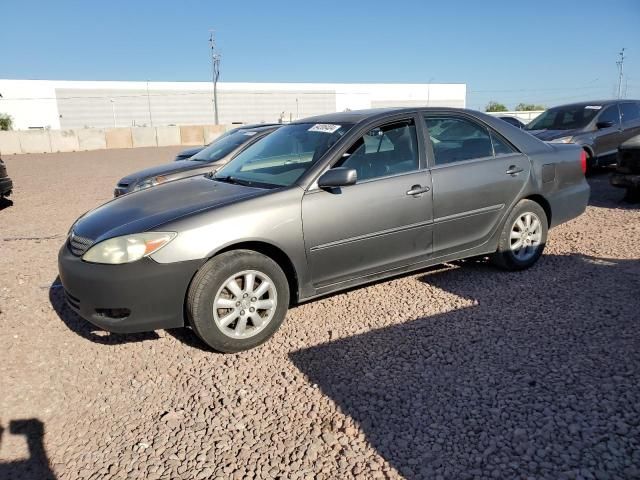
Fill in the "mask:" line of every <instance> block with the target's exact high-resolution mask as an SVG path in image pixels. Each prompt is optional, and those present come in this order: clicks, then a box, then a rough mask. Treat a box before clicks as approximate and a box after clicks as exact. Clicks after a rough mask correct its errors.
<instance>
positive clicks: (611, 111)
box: [598, 105, 620, 125]
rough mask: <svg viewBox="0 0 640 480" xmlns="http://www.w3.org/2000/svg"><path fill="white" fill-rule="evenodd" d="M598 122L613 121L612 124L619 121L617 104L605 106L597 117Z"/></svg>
mask: <svg viewBox="0 0 640 480" xmlns="http://www.w3.org/2000/svg"><path fill="white" fill-rule="evenodd" d="M598 121H599V122H613V124H614V125H617V124H618V123H620V112H619V111H618V106H617V105H611V106H610V107H607V108H606V109H605V111H604V112H602V113H601V114H600V116H599V117H598Z"/></svg>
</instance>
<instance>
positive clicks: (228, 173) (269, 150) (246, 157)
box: [213, 123, 353, 188]
mask: <svg viewBox="0 0 640 480" xmlns="http://www.w3.org/2000/svg"><path fill="white" fill-rule="evenodd" d="M352 126H353V124H340V125H337V124H327V123H322V124H313V123H295V124H290V125H285V126H283V127H281V128H279V129H278V130H276V131H275V132H273V133H272V134H270V135H267V136H266V137H264V138H263V139H261V140H259V141H257V142H256V143H254V144H253V145H251V146H250V147H248V148H247V149H246V150H244V151H243V152H241V153H240V154H239V155H238V156H237V157H235V158H234V159H233V160H232V161H231V162H229V163H228V164H227V165H225V166H224V167H222V168H221V169H220V170H218V172H217V173H216V175H215V176H214V177H213V178H214V180H218V181H224V182H230V183H239V184H247V185H252V186H258V187H271V188H274V187H288V186H291V185H293V184H294V183H295V182H296V181H297V180H298V179H299V178H300V177H301V176H302V175H303V174H304V173H305V172H306V171H307V170H308V169H309V168H310V167H311V166H312V165H313V164H315V163H316V162H317V161H318V160H319V159H320V158H321V157H322V156H323V155H324V153H325V152H326V151H327V150H329V148H330V147H331V146H333V145H334V144H335V143H336V142H337V141H338V140H339V139H340V138H342V136H343V135H344V134H345V133H346V132H348V131H349V129H350V128H351V127H352Z"/></svg>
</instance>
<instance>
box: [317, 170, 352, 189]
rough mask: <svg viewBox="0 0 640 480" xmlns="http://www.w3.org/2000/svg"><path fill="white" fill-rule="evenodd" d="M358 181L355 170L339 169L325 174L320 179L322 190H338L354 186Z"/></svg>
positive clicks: (319, 184) (319, 183)
mask: <svg viewBox="0 0 640 480" xmlns="http://www.w3.org/2000/svg"><path fill="white" fill-rule="evenodd" d="M357 179H358V174H357V173H356V171H355V169H353V168H346V167H337V168H332V169H330V170H327V171H326V172H324V173H323V174H322V175H321V176H320V178H319V179H318V187H320V188H336V187H346V186H347V185H353V184H354V183H356V180H357Z"/></svg>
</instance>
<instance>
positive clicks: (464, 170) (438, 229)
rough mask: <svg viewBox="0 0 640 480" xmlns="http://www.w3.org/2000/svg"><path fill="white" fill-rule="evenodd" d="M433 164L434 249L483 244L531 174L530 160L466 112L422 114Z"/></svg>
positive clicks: (447, 250)
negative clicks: (459, 114) (464, 114)
mask: <svg viewBox="0 0 640 480" xmlns="http://www.w3.org/2000/svg"><path fill="white" fill-rule="evenodd" d="M425 122H426V125H427V131H428V135H429V138H430V141H431V145H432V149H433V157H434V165H433V166H432V168H431V174H432V182H433V217H434V227H433V228H434V230H433V232H434V233H433V254H434V256H435V257H440V256H445V255H448V254H451V253H457V252H463V251H465V250H468V249H471V248H474V247H478V246H481V245H482V244H483V243H484V242H486V241H487V240H488V239H489V237H490V236H491V234H492V233H493V232H494V230H495V228H496V227H497V226H498V224H499V222H500V221H501V220H502V218H503V217H504V215H505V213H506V212H507V211H508V210H509V208H510V207H511V206H512V205H513V203H514V202H515V200H516V198H518V196H519V193H520V192H521V191H522V189H523V188H524V186H525V183H526V181H527V179H528V177H529V174H530V170H531V165H530V162H529V159H528V158H527V157H526V156H525V155H523V154H522V153H519V152H518V151H516V149H515V148H514V147H512V146H511V145H510V144H509V143H508V142H507V141H506V140H505V139H504V138H502V137H500V136H499V135H498V134H497V133H495V132H493V131H492V130H490V129H489V128H488V127H486V126H485V125H482V124H480V123H478V122H476V121H474V120H471V119H469V118H467V117H463V116H457V115H452V114H442V115H439V114H438V115H436V114H430V115H426V116H425Z"/></svg>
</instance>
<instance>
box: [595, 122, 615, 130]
mask: <svg viewBox="0 0 640 480" xmlns="http://www.w3.org/2000/svg"><path fill="white" fill-rule="evenodd" d="M609 127H613V122H612V121H611V120H603V121H601V122H598V123H596V128H597V129H598V130H602V129H603V128H609Z"/></svg>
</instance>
